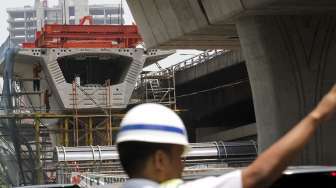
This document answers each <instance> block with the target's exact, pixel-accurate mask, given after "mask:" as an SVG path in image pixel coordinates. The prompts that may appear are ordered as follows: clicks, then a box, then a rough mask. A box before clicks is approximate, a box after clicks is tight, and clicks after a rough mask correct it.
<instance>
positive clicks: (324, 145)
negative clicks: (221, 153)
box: [238, 15, 336, 165]
mask: <svg viewBox="0 0 336 188" xmlns="http://www.w3.org/2000/svg"><path fill="white" fill-rule="evenodd" d="M335 24H336V17H335V16H317V15H316V16H314V17H312V16H250V17H245V18H242V19H240V20H239V22H238V31H239V35H240V38H241V43H242V48H243V52H244V56H245V58H246V60H247V70H248V73H249V78H250V82H251V88H252V93H253V101H254V108H255V113H256V121H257V126H258V139H259V148H260V149H261V150H263V149H265V148H266V147H268V146H269V145H270V144H272V143H273V142H274V141H276V140H277V139H278V138H279V137H280V136H282V135H284V133H285V132H286V131H288V130H289V129H290V128H292V127H293V125H295V124H296V123H297V122H298V121H299V120H300V119H301V118H302V117H304V116H305V115H306V114H307V113H309V112H310V111H311V110H312V109H313V107H314V106H316V104H317V103H318V101H319V100H320V99H321V97H322V96H323V95H324V94H325V93H326V92H327V91H328V90H329V89H330V88H331V86H332V85H333V84H334V83H335V80H336V74H335V70H336V63H335V60H336V43H335V40H334V38H335V36H336V33H335ZM335 122H336V121H331V122H330V123H329V124H327V125H323V126H321V128H320V129H319V130H318V131H317V132H316V134H315V137H314V138H313V139H312V141H311V142H310V143H309V145H308V146H307V147H306V148H305V151H304V152H302V153H301V157H300V159H298V161H299V163H301V164H325V165H330V164H334V165H335V164H336V150H335V146H334V143H335V141H336V139H335V136H334V135H335V133H336V126H335Z"/></svg>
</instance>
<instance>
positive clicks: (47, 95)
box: [44, 89, 52, 113]
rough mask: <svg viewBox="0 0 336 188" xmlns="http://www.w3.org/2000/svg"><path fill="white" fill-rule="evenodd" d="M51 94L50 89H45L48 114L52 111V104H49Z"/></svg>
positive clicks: (45, 103)
mask: <svg viewBox="0 0 336 188" xmlns="http://www.w3.org/2000/svg"><path fill="white" fill-rule="evenodd" d="M51 95H52V94H51V92H49V90H48V89H45V91H44V105H45V106H46V113H49V111H50V103H49V97H51Z"/></svg>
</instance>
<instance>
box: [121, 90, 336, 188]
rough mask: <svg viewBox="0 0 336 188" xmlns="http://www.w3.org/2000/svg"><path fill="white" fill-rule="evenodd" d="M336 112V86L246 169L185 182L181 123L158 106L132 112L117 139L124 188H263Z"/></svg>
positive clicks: (184, 137) (184, 135) (184, 142)
mask: <svg viewBox="0 0 336 188" xmlns="http://www.w3.org/2000/svg"><path fill="white" fill-rule="evenodd" d="M335 111H336V85H335V86H334V87H333V88H332V89H331V90H330V91H329V93H328V94H327V95H326V96H324V98H323V99H322V100H321V102H320V103H319V104H318V105H317V107H316V108H315V109H313V111H312V112H310V113H309V114H308V115H307V116H306V117H305V118H304V119H302V120H301V121H300V122H299V123H298V124H297V125H296V126H295V127H294V128H293V129H292V130H290V131H289V132H288V133H287V134H286V135H285V136H283V137H282V138H280V139H279V140H278V141H277V142H276V143H274V144H273V145H272V146H270V147H269V148H268V149H267V150H266V151H264V152H263V153H261V154H260V155H259V157H258V158H257V159H256V160H255V161H254V162H253V163H252V164H251V165H249V166H248V167H246V168H244V169H242V170H236V171H233V172H231V173H227V174H224V175H222V176H219V177H205V178H201V179H197V180H194V181H190V182H186V183H184V182H183V181H182V180H181V179H180V178H181V174H182V170H183V163H182V160H181V157H182V156H183V154H184V153H186V152H188V149H189V144H188V141H187V132H186V129H185V127H184V124H183V122H182V121H181V119H180V118H179V117H178V116H177V115H176V114H175V113H174V112H173V111H172V110H170V109H168V108H166V107H164V106H161V105H158V104H142V105H139V106H136V107H135V108H133V109H131V110H130V111H129V112H128V113H127V114H126V115H125V117H124V119H123V120H122V122H121V127H120V131H119V133H118V136H117V140H116V142H117V148H118V152H119V158H120V161H121V164H122V166H123V168H124V170H125V172H126V173H127V174H128V176H129V177H130V180H128V181H127V182H126V183H125V184H123V185H122V187H123V188H135V187H137V188H144V187H146V188H154V187H167V188H168V187H179V188H189V187H190V188H191V187H192V188H195V187H196V188H197V187H200V188H203V187H207V188H211V187H218V188H219V187H221V188H225V187H228V188H263V187H269V186H270V185H272V183H273V182H274V181H275V180H277V179H278V178H279V177H280V176H281V174H282V171H283V170H285V169H286V167H287V165H288V164H290V162H291V161H293V159H294V157H295V156H296V154H297V153H298V152H299V151H301V150H302V149H303V147H304V146H305V144H306V143H307V142H308V141H309V139H310V138H311V137H312V136H313V134H314V132H315V130H316V129H317V128H318V127H319V126H320V125H321V124H322V123H323V122H325V121H327V120H328V119H329V118H330V117H331V116H332V114H333V113H334V112H335Z"/></svg>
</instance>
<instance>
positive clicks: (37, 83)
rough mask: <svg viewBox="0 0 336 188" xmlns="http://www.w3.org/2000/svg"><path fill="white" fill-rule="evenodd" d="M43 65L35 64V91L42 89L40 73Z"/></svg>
mask: <svg viewBox="0 0 336 188" xmlns="http://www.w3.org/2000/svg"><path fill="white" fill-rule="evenodd" d="M41 71H42V66H41V64H39V63H35V64H33V89H34V91H40V73H41Z"/></svg>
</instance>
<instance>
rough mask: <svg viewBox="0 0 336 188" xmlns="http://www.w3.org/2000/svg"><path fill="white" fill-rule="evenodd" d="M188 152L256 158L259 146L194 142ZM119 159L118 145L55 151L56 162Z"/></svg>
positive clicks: (194, 155) (213, 156) (201, 156)
mask: <svg viewBox="0 0 336 188" xmlns="http://www.w3.org/2000/svg"><path fill="white" fill-rule="evenodd" d="M190 145H191V150H190V151H189V152H188V153H187V154H186V156H185V159H186V160H190V161H193V160H196V159H220V160H224V161H225V160H227V161H230V160H234V159H244V160H246V159H254V158H255V157H256V156H257V146H256V143H255V142H254V141H247V142H208V143H193V144H190ZM107 160H116V161H117V160H119V156H118V152H117V148H116V146H81V147H63V146H57V147H56V148H55V152H54V161H55V162H71V161H83V162H84V161H107Z"/></svg>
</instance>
